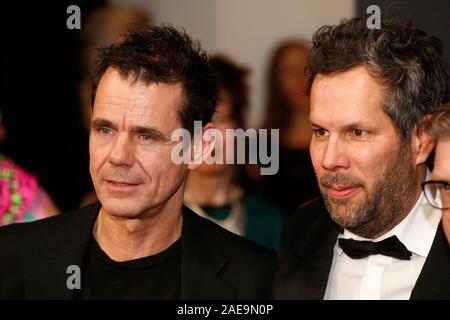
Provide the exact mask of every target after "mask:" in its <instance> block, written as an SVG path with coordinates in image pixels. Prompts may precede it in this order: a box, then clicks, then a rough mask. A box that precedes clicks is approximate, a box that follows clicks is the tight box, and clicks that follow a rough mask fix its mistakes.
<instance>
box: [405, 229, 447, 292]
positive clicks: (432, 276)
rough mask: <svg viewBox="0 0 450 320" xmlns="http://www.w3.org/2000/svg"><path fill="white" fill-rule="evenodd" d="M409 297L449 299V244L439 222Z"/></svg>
mask: <svg viewBox="0 0 450 320" xmlns="http://www.w3.org/2000/svg"><path fill="white" fill-rule="evenodd" d="M411 299H414V300H415V299H450V246H449V245H448V243H447V239H446V238H445V234H444V230H443V229H442V223H441V224H439V226H438V228H437V230H436V236H435V237H434V241H433V245H432V246H431V250H430V252H429V253H428V257H427V259H426V261H425V264H424V266H423V268H422V271H421V272H420V275H419V278H418V279H417V282H416V285H415V286H414V289H413V291H412V293H411Z"/></svg>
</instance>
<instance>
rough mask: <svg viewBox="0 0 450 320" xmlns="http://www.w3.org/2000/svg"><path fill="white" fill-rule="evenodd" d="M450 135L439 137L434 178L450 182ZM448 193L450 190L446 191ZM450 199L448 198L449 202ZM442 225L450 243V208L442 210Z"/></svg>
mask: <svg viewBox="0 0 450 320" xmlns="http://www.w3.org/2000/svg"><path fill="white" fill-rule="evenodd" d="M449 159H450V137H445V138H441V139H439V141H438V143H437V145H436V154H435V158H434V169H433V180H440V181H447V182H449V183H450V165H449V163H450V161H449ZM446 193H447V194H449V193H450V191H447V192H446ZM449 202H450V199H448V200H447V203H449ZM442 226H443V228H444V232H445V236H446V237H447V241H448V243H449V244H450V208H447V209H443V210H442Z"/></svg>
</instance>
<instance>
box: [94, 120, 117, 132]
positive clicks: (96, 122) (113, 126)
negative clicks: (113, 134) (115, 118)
mask: <svg viewBox="0 0 450 320" xmlns="http://www.w3.org/2000/svg"><path fill="white" fill-rule="evenodd" d="M103 127H107V128H111V129H114V130H117V129H118V126H117V125H116V124H114V123H112V122H111V121H109V120H106V119H94V120H92V122H91V128H92V129H95V130H98V129H100V128H103Z"/></svg>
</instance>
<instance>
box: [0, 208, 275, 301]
mask: <svg viewBox="0 0 450 320" xmlns="http://www.w3.org/2000/svg"><path fill="white" fill-rule="evenodd" d="M100 207H101V206H100V204H99V203H95V204H92V205H89V206H87V207H84V208H81V209H78V210H75V211H72V212H69V213H65V214H61V215H59V216H56V217H51V218H47V219H43V220H39V221H36V222H31V223H22V224H15V225H10V226H5V227H2V228H0V299H12V298H14V299H72V298H74V297H75V294H76V289H75V290H69V289H68V288H67V285H66V281H67V279H68V277H69V276H70V274H67V273H66V272H67V267H68V266H70V265H77V266H81V265H82V261H83V258H84V255H85V252H86V250H87V245H88V242H89V239H90V236H91V234H92V228H93V226H94V223H95V220H96V218H97V215H98V212H99V210H100ZM274 269H275V253H274V252H273V251H271V250H269V249H265V248H262V247H260V246H258V245H256V244H255V243H254V242H251V241H249V240H247V239H244V238H242V237H239V236H236V235H234V234H232V233H230V232H228V231H226V230H225V229H222V228H220V227H219V226H217V225H216V224H214V223H213V222H211V221H209V220H207V219H204V218H201V217H199V216H198V215H196V214H195V213H193V212H192V211H190V210H189V209H187V208H183V230H182V258H181V299H267V298H269V297H270V296H271V294H272V288H273V287H272V285H273V275H274V271H275V270H274ZM82 272H83V270H82V268H81V276H82Z"/></svg>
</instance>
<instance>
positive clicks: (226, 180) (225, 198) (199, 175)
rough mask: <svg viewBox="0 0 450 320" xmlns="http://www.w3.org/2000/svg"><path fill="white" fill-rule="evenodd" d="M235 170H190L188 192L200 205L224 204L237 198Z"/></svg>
mask: <svg viewBox="0 0 450 320" xmlns="http://www.w3.org/2000/svg"><path fill="white" fill-rule="evenodd" d="M236 188H237V186H236V185H235V184H234V170H232V169H231V168H230V169H227V170H223V171H222V172H219V173H205V172H201V171H199V170H197V171H195V170H194V171H192V172H190V175H189V179H188V182H187V185H186V192H187V193H188V194H189V196H190V197H191V200H192V201H193V202H194V203H196V204H197V205H199V206H203V205H211V206H222V205H225V204H227V203H230V202H232V201H233V200H235V199H234V198H235V192H234V190H235V189H236Z"/></svg>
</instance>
